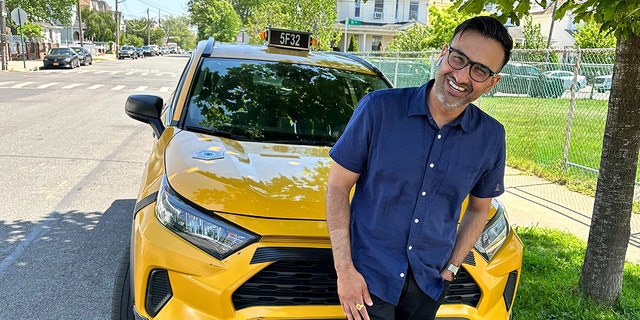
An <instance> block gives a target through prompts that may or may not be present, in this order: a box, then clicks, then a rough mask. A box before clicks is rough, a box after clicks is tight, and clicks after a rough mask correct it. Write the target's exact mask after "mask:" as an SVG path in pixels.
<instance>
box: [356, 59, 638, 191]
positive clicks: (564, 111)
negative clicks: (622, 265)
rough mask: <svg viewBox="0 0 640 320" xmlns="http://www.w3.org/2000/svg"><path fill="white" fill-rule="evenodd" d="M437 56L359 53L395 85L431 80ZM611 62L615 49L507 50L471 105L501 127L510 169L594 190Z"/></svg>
mask: <svg viewBox="0 0 640 320" xmlns="http://www.w3.org/2000/svg"><path fill="white" fill-rule="evenodd" d="M439 54H440V51H439V50H438V51H430V52H373V53H372V52H368V53H364V52H363V53H358V55H360V56H361V57H363V58H365V59H366V60H368V61H369V62H371V63H372V64H374V65H376V66H377V67H378V68H379V69H380V70H381V71H382V72H384V73H385V75H387V77H388V78H389V80H391V82H392V83H393V84H394V85H395V86H396V87H408V86H418V85H421V84H423V83H424V82H426V81H427V80H428V79H431V78H432V77H433V75H434V74H435V70H434V68H435V67H434V66H435V63H436V61H437V58H438V56H439ZM614 56H615V49H563V50H523V49H517V50H514V51H513V52H512V57H511V60H510V62H509V63H508V64H507V65H506V66H505V67H504V68H503V70H502V71H501V72H500V76H501V79H500V81H499V82H498V84H497V85H496V86H495V87H494V88H493V89H492V90H491V92H490V93H489V94H487V95H484V96H483V97H481V98H480V99H479V100H478V101H477V104H478V105H479V106H480V107H481V108H482V109H483V110H485V112H487V113H489V114H490V115H492V116H493V117H495V118H496V119H498V120H499V121H500V122H501V123H502V124H503V125H504V126H505V129H506V131H507V163H508V164H509V165H510V166H514V167H517V168H520V169H523V170H530V171H534V172H536V173H539V174H542V175H545V176H549V177H556V178H560V179H569V180H570V182H572V184H576V185H583V186H584V187H585V188H587V189H589V190H595V184H596V181H597V171H598V168H599V167H600V156H601V154H602V138H603V134H604V127H605V121H606V116H607V107H608V100H609V91H610V89H611V74H612V73H613V62H614ZM639 166H640V162H639ZM636 172H637V173H636V181H640V170H636ZM636 184H637V185H640V182H638V183H636ZM637 189H638V188H637ZM638 197H640V195H638V193H636V199H637V200H638Z"/></svg>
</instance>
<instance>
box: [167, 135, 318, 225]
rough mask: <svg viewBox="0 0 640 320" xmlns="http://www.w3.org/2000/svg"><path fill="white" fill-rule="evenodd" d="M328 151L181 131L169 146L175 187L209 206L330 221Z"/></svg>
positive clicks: (170, 175) (171, 180) (171, 181)
mask: <svg viewBox="0 0 640 320" xmlns="http://www.w3.org/2000/svg"><path fill="white" fill-rule="evenodd" d="M328 152H329V147H316V146H300V145H284V144H268V143H258V142H245V141H237V140H231V139H225V138H218V137H215V136H210V135H205V134H198V133H193V132H187V131H181V132H179V133H177V134H176V135H175V136H174V137H173V139H172V141H171V142H170V143H169V144H168V146H167V148H166V150H165V169H166V174H167V177H168V179H169V184H170V185H171V187H172V188H173V189H174V190H175V191H176V192H177V193H178V194H180V195H181V196H182V197H184V198H186V199H188V200H189V201H191V202H193V203H195V204H196V205H198V206H200V207H202V208H204V209H206V210H212V211H218V212H226V213H232V214H242V215H248V216H259V217H267V218H281V219H305V220H324V219H325V204H324V199H325V187H326V183H327V176H328V174H329V164H330V161H329V156H328Z"/></svg>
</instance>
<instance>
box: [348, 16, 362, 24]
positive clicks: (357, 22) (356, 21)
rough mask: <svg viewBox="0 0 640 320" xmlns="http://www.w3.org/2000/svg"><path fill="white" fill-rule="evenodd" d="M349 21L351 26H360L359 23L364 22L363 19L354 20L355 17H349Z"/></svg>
mask: <svg viewBox="0 0 640 320" xmlns="http://www.w3.org/2000/svg"><path fill="white" fill-rule="evenodd" d="M347 21H348V25H350V26H359V25H361V24H362V21H360V20H353V19H348V18H347Z"/></svg>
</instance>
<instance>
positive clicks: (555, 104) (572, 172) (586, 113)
mask: <svg viewBox="0 0 640 320" xmlns="http://www.w3.org/2000/svg"><path fill="white" fill-rule="evenodd" d="M607 103H608V102H607V101H606V100H590V99H579V100H576V102H575V105H574V107H573V113H572V123H571V130H570V131H569V133H567V132H568V130H567V128H568V124H569V120H568V119H569V114H570V101H569V100H568V99H543V98H529V97H482V98H481V100H480V101H479V104H480V107H481V108H482V109H483V110H485V111H486V112H487V113H489V114H490V115H492V116H493V117H495V118H496V119H498V120H499V121H500V122H501V123H502V124H503V125H504V127H505V130H506V132H507V164H508V165H509V166H511V167H514V168H518V169H520V170H523V171H526V172H530V173H533V174H536V175H538V176H540V177H543V178H545V179H547V180H549V181H552V182H555V183H559V184H563V185H566V186H567V187H568V188H569V189H571V190H574V191H578V192H581V193H583V194H587V195H592V196H593V195H594V194H595V190H596V184H597V174H596V173H595V172H592V171H588V170H584V169H580V168H578V167H576V166H572V165H566V164H565V162H564V160H563V159H564V158H565V145H568V150H567V154H566V159H567V162H569V163H573V164H577V165H580V166H584V167H588V168H592V169H594V170H595V169H598V168H600V157H601V154H602V139H603V136H604V128H605V122H606V117H607V107H608V105H607ZM566 141H568V144H567V143H566ZM636 181H640V161H639V162H638V168H637V170H636ZM634 212H636V213H640V204H639V203H638V202H635V203H634Z"/></svg>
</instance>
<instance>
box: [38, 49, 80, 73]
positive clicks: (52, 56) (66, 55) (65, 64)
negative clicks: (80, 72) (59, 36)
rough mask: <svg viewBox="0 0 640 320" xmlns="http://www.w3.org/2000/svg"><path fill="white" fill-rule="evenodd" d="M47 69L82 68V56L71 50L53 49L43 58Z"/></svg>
mask: <svg viewBox="0 0 640 320" xmlns="http://www.w3.org/2000/svg"><path fill="white" fill-rule="evenodd" d="M42 63H43V64H44V67H45V68H69V69H73V68H76V67H79V66H80V56H79V55H78V54H77V53H76V52H75V51H74V50H73V49H71V48H51V49H50V50H49V52H48V53H47V54H46V55H45V56H44V57H43V58H42Z"/></svg>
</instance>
